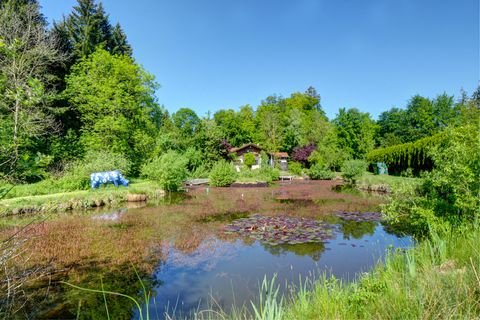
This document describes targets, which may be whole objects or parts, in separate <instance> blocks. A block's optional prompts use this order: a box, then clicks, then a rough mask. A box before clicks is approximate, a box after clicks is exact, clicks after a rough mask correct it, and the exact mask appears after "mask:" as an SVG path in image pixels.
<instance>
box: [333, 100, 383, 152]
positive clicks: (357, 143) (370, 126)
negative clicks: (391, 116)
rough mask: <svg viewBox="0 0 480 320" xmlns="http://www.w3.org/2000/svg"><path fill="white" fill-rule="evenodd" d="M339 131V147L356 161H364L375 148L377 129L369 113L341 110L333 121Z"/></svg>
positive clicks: (353, 109)
mask: <svg viewBox="0 0 480 320" xmlns="http://www.w3.org/2000/svg"><path fill="white" fill-rule="evenodd" d="M333 123H334V124H335V128H336V131H337V137H338V145H339V147H340V148H342V149H343V150H345V152H347V153H348V154H349V155H350V157H352V158H354V159H363V158H365V156H366V154H367V153H368V152H369V151H370V150H372V149H373V147H374V136H375V131H376V129H377V127H376V124H375V122H374V121H373V120H372V119H371V118H370V114H369V113H365V112H360V111H359V110H358V109H356V108H352V109H348V110H346V109H345V108H341V109H340V110H339V111H338V115H337V117H336V118H335V119H334V120H333Z"/></svg>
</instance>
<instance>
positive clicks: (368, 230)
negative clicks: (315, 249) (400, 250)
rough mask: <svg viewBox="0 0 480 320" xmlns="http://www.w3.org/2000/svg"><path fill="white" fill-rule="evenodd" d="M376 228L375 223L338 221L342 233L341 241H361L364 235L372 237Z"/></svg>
mask: <svg viewBox="0 0 480 320" xmlns="http://www.w3.org/2000/svg"><path fill="white" fill-rule="evenodd" d="M376 227H377V222H376V221H368V222H357V221H351V220H350V221H349V220H340V222H339V228H340V231H341V232H342V233H343V239H346V240H350V238H354V239H361V238H362V237H363V236H365V235H367V234H368V235H373V234H374V232H375V228H376Z"/></svg>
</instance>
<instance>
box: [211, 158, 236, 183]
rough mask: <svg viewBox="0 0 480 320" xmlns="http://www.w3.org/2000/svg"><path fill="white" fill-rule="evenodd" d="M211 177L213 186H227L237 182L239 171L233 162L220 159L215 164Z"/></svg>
mask: <svg viewBox="0 0 480 320" xmlns="http://www.w3.org/2000/svg"><path fill="white" fill-rule="evenodd" d="M209 178H210V185H211V186H214V187H225V186H229V185H231V184H232V183H234V182H235V180H236V178H237V172H236V171H235V168H234V167H233V165H232V164H231V163H229V162H227V161H225V160H220V161H218V162H217V163H216V164H215V165H214V166H213V168H212V171H210V176H209Z"/></svg>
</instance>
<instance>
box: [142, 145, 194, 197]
mask: <svg viewBox="0 0 480 320" xmlns="http://www.w3.org/2000/svg"><path fill="white" fill-rule="evenodd" d="M187 162H188V160H187V159H186V158H185V157H183V156H182V155H180V154H178V153H177V152H175V151H168V152H167V153H165V154H163V155H161V156H159V157H155V158H153V159H151V160H150V161H149V162H148V163H146V164H144V165H143V167H142V170H141V174H142V176H143V177H145V178H148V179H151V180H154V181H157V182H158V183H159V184H160V185H161V186H162V188H163V189H164V190H166V191H172V192H174V191H178V190H179V189H180V187H181V186H182V183H183V181H184V180H185V179H186V178H187Z"/></svg>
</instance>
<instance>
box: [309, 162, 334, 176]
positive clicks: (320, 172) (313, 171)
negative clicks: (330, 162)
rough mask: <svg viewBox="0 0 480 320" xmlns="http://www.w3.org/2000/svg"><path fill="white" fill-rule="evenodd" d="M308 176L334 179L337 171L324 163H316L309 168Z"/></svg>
mask: <svg viewBox="0 0 480 320" xmlns="http://www.w3.org/2000/svg"><path fill="white" fill-rule="evenodd" d="M308 176H309V177H310V179H312V180H332V179H333V178H335V173H334V172H332V171H331V170H329V169H328V168H326V167H324V166H322V165H319V164H315V165H313V166H312V167H310V170H308Z"/></svg>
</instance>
